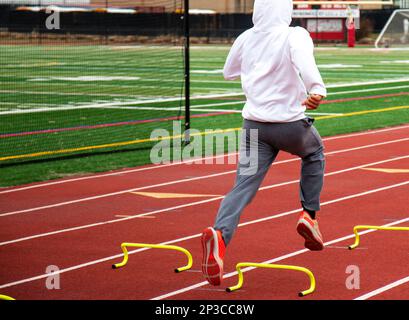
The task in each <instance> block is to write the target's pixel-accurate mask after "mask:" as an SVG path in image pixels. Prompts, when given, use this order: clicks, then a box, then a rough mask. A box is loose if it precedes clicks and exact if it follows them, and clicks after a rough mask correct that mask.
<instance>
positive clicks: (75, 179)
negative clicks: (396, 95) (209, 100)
mask: <svg viewBox="0 0 409 320" xmlns="http://www.w3.org/2000/svg"><path fill="white" fill-rule="evenodd" d="M404 129H409V125H405V126H399V127H393V128H386V129H379V130H371V131H366V132H359V133H351V134H346V135H339V136H334V137H328V138H324V139H323V141H332V140H339V139H348V138H354V137H359V136H364V135H372V134H378V133H385V132H390V131H398V130H404ZM234 155H237V152H234V153H230V154H223V155H217V156H208V157H204V158H195V159H192V160H188V161H183V162H173V163H169V164H162V165H155V166H147V167H142V168H136V169H128V170H121V171H116V172H110V173H103V174H96V175H92V176H85V177H78V178H71V179H65V180H58V181H51V182H45V183H40V184H35V185H29V186H24V187H17V188H11V189H6V190H1V191H0V194H6V193H12V192H18V191H25V190H30V189H36V188H42V187H48V186H53V185H59V184H64V183H70V182H77V181H83V180H90V179H98V178H105V177H112V176H121V175H124V174H129V173H134V172H140V171H147V170H156V169H163V168H167V167H171V166H178V165H185V164H191V163H193V162H196V161H198V160H199V161H200V160H209V159H218V158H223V157H230V156H234Z"/></svg>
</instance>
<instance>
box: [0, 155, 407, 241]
mask: <svg viewBox="0 0 409 320" xmlns="http://www.w3.org/2000/svg"><path fill="white" fill-rule="evenodd" d="M408 158H409V155H407V156H402V157H397V158H392V159H387V160H382V161H377V162H373V163H367V164H364V165H360V166H357V167H352V168H347V169H343V170H339V171H334V172H329V173H326V174H325V176H326V177H328V176H333V175H336V174H341V173H345V172H349V171H353V170H359V169H361V168H363V167H367V166H374V165H378V164H383V163H387V162H392V161H399V160H402V159H408ZM298 182H299V180H292V181H287V182H282V183H278V184H273V185H269V186H264V187H261V188H260V189H259V190H260V191H264V190H269V189H273V188H278V187H282V186H286V185H290V184H294V183H298ZM223 198H224V196H220V197H214V198H210V199H206V200H202V201H196V202H190V203H186V204H182V205H178V206H175V207H170V208H164V209H159V210H155V211H151V212H146V213H141V214H138V215H131V216H129V217H124V218H121V219H116V220H108V221H103V222H97V223H92V224H88V225H83V226H78V227H72V228H67V229H61V230H56V231H51V232H47V233H41V234H36V235H32V236H27V237H23V238H18V239H14V240H8V241H4V242H0V246H5V245H8V244H13V243H17V242H22V241H27V240H33V239H37V238H43V237H47V236H51V235H56V234H60V233H66V232H71V231H78V230H83V229H89V228H94V227H97V226H101V225H106V224H112V223H117V222H123V221H128V220H133V219H138V218H142V217H147V216H151V215H154V214H158V213H163V212H169V211H175V210H178V209H182V208H187V207H192V206H196V205H201V204H205V203H210V202H214V201H218V200H221V199H223ZM263 219H265V218H263ZM255 221H257V222H258V221H259V220H255ZM245 224H246V223H245ZM245 224H244V225H245ZM247 224H248V222H247Z"/></svg>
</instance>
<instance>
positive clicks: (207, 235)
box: [202, 227, 226, 286]
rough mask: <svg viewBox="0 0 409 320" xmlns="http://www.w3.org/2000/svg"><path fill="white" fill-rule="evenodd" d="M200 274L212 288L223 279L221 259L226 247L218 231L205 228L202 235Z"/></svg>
mask: <svg viewBox="0 0 409 320" xmlns="http://www.w3.org/2000/svg"><path fill="white" fill-rule="evenodd" d="M202 247H203V260H202V272H203V275H204V276H205V278H206V280H207V281H208V282H209V283H210V284H211V285H213V286H219V285H220V284H221V282H222V279H223V258H224V253H225V251H226V246H225V244H224V240H223V237H222V233H221V232H220V231H219V230H215V229H213V228H210V227H209V228H206V229H205V230H204V231H203V233H202Z"/></svg>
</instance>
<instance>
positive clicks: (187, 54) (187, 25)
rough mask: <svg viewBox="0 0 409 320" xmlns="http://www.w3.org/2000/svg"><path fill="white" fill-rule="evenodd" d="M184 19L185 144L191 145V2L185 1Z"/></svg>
mask: <svg viewBox="0 0 409 320" xmlns="http://www.w3.org/2000/svg"><path fill="white" fill-rule="evenodd" d="M183 19H184V22H185V25H184V29H185V30H184V32H185V137H184V143H185V144H189V143H190V15H189V0H184V12H183Z"/></svg>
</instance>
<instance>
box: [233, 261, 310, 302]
mask: <svg viewBox="0 0 409 320" xmlns="http://www.w3.org/2000/svg"><path fill="white" fill-rule="evenodd" d="M246 267H252V268H268V269H281V270H293V271H300V272H303V273H306V274H307V275H308V277H309V278H310V283H311V284H310V288H309V289H307V290H305V291H301V292H300V293H299V294H298V296H300V297H304V296H306V295H308V294H311V293H313V292H314V291H315V284H316V282H315V277H314V274H313V273H312V272H311V271H310V270H308V269H307V268H304V267H298V266H287V265H281V264H268V263H253V262H241V263H238V264H237V265H236V270H237V274H238V276H239V281H238V283H237V285H235V286H233V287H229V288H227V289H226V291H227V292H233V291H236V290H239V289H240V288H241V287H242V286H243V282H244V277H243V271H242V270H241V269H242V268H246Z"/></svg>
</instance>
